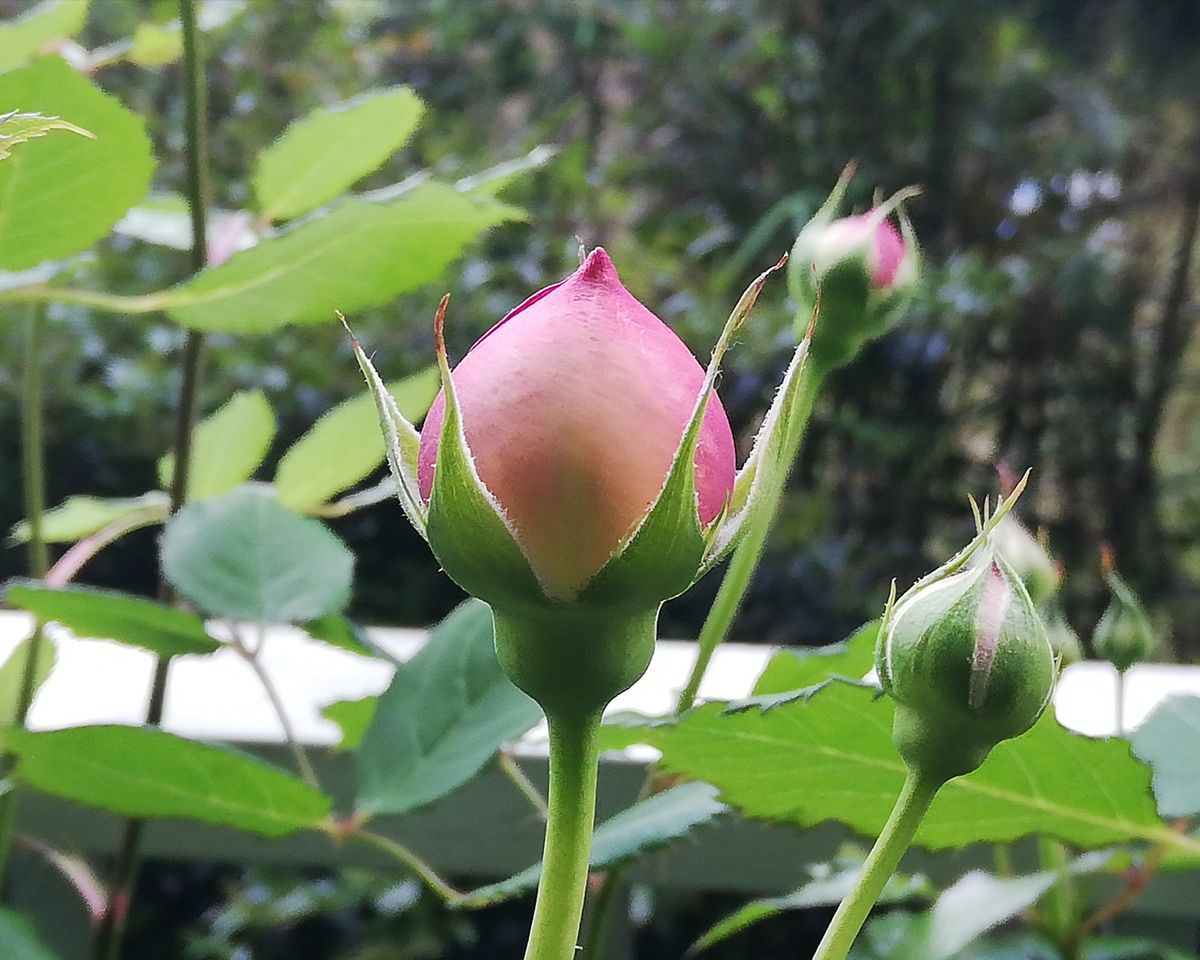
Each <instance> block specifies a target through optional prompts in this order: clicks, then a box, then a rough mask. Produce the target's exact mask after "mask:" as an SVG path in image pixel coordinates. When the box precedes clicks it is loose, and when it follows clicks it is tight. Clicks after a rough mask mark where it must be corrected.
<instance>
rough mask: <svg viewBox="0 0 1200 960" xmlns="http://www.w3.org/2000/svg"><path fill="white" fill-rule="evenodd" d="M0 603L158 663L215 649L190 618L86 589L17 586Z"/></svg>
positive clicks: (199, 624)
mask: <svg viewBox="0 0 1200 960" xmlns="http://www.w3.org/2000/svg"><path fill="white" fill-rule="evenodd" d="M4 598H5V600H7V601H8V603H10V604H12V605H13V606H14V607H19V608H20V609H22V610H28V611H29V612H30V613H32V614H33V615H34V616H36V617H37V618H38V619H40V620H43V621H49V620H54V621H56V622H58V623H61V624H62V625H63V626H64V627H67V628H68V629H70V631H71V632H72V633H74V634H75V635H76V636H78V637H87V638H92V639H97V640H115V641H117V642H118V643H127V644H132V645H133V646H135V647H141V648H143V649H145V650H150V651H151V652H153V653H157V654H159V655H160V656H164V657H173V656H176V655H178V654H184V653H212V652H214V651H216V650H219V649H220V648H221V644H220V643H219V642H217V641H216V640H214V639H213V638H212V637H211V636H209V634H208V631H207V630H205V629H204V621H203V620H201V619H200V618H199V617H197V616H196V615H195V614H192V613H188V612H187V611H185V610H178V609H176V608H175V607H169V606H166V605H165V604H161V603H155V602H154V601H153V600H148V599H146V598H145V597H134V596H130V595H129V594H124V593H115V592H113V591H109V590H97V589H95V588H91V587H64V588H51V587H43V586H40V585H38V584H34V583H29V584H23V583H21V584H14V585H13V586H11V587H9V588H8V590H7V591H5V595H4Z"/></svg>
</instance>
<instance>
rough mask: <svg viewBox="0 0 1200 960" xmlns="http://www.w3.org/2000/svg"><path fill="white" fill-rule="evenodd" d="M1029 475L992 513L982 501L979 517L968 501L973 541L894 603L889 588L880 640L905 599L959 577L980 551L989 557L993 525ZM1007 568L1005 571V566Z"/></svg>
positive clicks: (1016, 497) (1013, 503)
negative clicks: (889, 594)
mask: <svg viewBox="0 0 1200 960" xmlns="http://www.w3.org/2000/svg"><path fill="white" fill-rule="evenodd" d="M1031 472H1032V471H1030V470H1026V471H1025V474H1024V476H1022V477H1021V479H1020V480H1019V481H1018V482H1017V484H1016V486H1014V487H1013V489H1012V492H1011V493H1010V494H1009V495H1008V496H1007V497H1006V498H1005V499H1004V500H1001V501H1000V502H999V503H997V504H996V509H995V510H994V511H989V509H988V504H987V502H986V501H985V502H984V506H983V512H982V513H981V512H980V511H979V508H978V506H977V505H976V503H975V501H974V500H973V499H972V500H971V509H972V510H973V511H974V512H975V526H976V533H975V538H974V539H973V540H972V541H971V542H970V543H968V544H967V545H966V546H965V547H963V548H962V549H961V550H959V551H958V553H956V554H955V555H954V556H952V557H951V558H950V559H949V560H947V561H946V562H945V563H943V564H942V565H941V566H940V567H938V568H937V569H936V570H934V571H933V572H932V573H928V574H926V575H925V576H923V577H922V578H921V579H920V580H918V581H917V582H916V583H914V584H913V585H912V586H911V587H909V588H908V589H907V590H906V591H905V592H904V594H903V596H901V597H900V598H899V599H898V600H897V599H896V587H895V584H894V583H893V584H892V594H891V596H890V597H889V598H888V604H887V608H886V609H885V610H884V613H883V626H882V627H881V628H880V631H879V636H880V637H881V638H885V637H886V636H887V633H888V628H889V627H890V625H891V619H892V616H893V615H894V614H895V611H896V608H897V607H898V606H899V605H900V604H902V603H903V602H904V601H905V600H906V599H908V598H909V597H910V596H912V595H913V594H914V593H916V592H917V591H918V590H923V589H924V588H925V587H928V586H932V585H933V584H935V583H937V582H939V581H941V580H945V579H946V578H947V577H948V576H950V575H951V574H955V573H958V572H959V571H960V570H962V569H963V568H964V567H965V566H966V565H967V564H968V563H970V562H971V561H972V560H973V559H976V557H977V554H978V553H979V551H980V550H984V551H985V552H986V555H987V556H990V555H991V551H990V541H991V536H992V531H993V530H995V529H996V525H997V524H998V523H1000V521H1001V520H1003V519H1004V518H1005V517H1006V516H1007V515H1008V513H1009V512H1010V511H1011V510H1012V508H1013V507H1014V506H1016V503H1017V501H1018V500H1019V499H1020V498H1021V494H1022V493H1024V492H1025V485H1026V484H1027V483H1028V482H1029V474H1030V473H1031ZM1006 568H1008V567H1007V564H1006ZM1008 569H1011V568H1008ZM1014 576H1015V574H1014ZM1016 580H1017V582H1018V584H1020V578H1019V577H1017V578H1016ZM1021 589H1022V590H1024V589H1025V588H1024V586H1023V585H1021Z"/></svg>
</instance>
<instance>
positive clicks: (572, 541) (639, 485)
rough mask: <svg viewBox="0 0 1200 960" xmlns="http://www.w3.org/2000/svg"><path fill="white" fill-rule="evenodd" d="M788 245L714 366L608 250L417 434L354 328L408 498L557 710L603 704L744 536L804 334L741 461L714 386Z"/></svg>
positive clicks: (480, 364)
mask: <svg viewBox="0 0 1200 960" xmlns="http://www.w3.org/2000/svg"><path fill="white" fill-rule="evenodd" d="M786 259H787V258H786V257H784V258H782V259H781V260H780V261H779V262H778V263H777V264H776V265H775V266H774V267H772V268H771V269H769V270H767V271H765V272H764V273H762V274H761V275H760V276H759V277H758V278H757V279H756V280H755V281H754V282H753V283H752V284H751V285H750V286H749V287H748V288H747V290H746V292H745V293H743V294H742V297H741V298H740V299H739V300H738V303H737V305H736V306H735V307H734V309H733V312H732V313H731V314H730V317H729V320H728V321H727V322H726V324H725V327H724V329H723V330H722V332H721V336H720V337H719V338H718V340H717V343H716V345H715V347H714V348H713V352H712V357H711V359H710V361H709V365H708V368H707V369H706V370H705V369H702V368H701V367H700V364H699V363H697V361H696V359H695V357H693V356H692V354H691V352H690V351H689V350H688V349H687V347H685V346H684V344H683V343H682V341H680V339H679V338H678V337H677V336H675V334H674V333H672V332H671V330H670V329H668V327H667V326H666V325H665V324H664V323H663V322H662V321H661V320H659V319H658V318H657V317H656V316H654V314H653V313H651V312H650V311H649V310H648V309H646V307H644V306H642V304H641V303H639V302H638V301H637V300H636V299H634V297H633V296H632V295H631V294H630V293H629V291H628V290H626V289H625V288H624V287H623V286H622V285H621V282H620V280H619V278H618V277H617V272H616V270H615V269H614V268H613V265H612V262H611V261H610V260H609V258H608V255H607V254H606V253H605V252H604V251H603V250H599V249H598V250H595V251H593V252H592V254H591V255H590V256H589V257H587V259H586V262H584V263H583V264H582V265H581V266H580V268H579V269H578V270H577V271H576V272H575V273H573V274H572V275H571V276H569V277H567V279H565V280H563V281H562V282H561V283H558V284H555V285H554V286H551V287H547V288H546V289H545V290H542V291H541V292H539V293H536V294H534V295H533V296H532V297H530V298H529V299H528V300H526V301H525V302H524V303H522V304H521V305H520V306H518V307H517V308H516V309H515V310H513V311H512V312H511V313H509V314H508V315H507V316H506V317H504V318H503V319H502V320H501V321H500V322H499V323H498V324H496V325H495V326H494V327H493V328H492V329H491V330H489V331H488V332H487V333H486V334H484V336H483V337H481V338H480V339H479V341H478V342H477V343H476V344H475V346H474V347H472V348H471V350H470V351H469V352H468V353H467V355H466V356H465V357H464V358H463V360H462V361H461V362H460V363H459V364H458V366H457V367H456V368H455V369H453V370H451V368H450V361H449V358H448V357H447V355H446V349H445V341H444V338H443V327H444V320H445V313H446V305H447V301H448V298H443V300H442V304H441V306H440V307H439V309H438V314H437V317H436V319H435V321H434V330H435V334H436V340H437V356H438V366H439V368H440V371H441V377H442V387H443V389H442V393H441V394H439V396H438V398H437V401H436V402H435V404H434V406H433V407H432V409H431V410H430V413H429V416H428V417H427V418H426V421H425V424H424V428H423V430H422V431H421V432H420V433H418V432H417V430H416V428H415V427H414V426H413V425H412V424H411V423H409V422H408V421H407V420H406V419H405V418H404V417H403V416H402V414H401V413H400V410H399V408H398V407H397V405H396V403H395V400H394V399H393V398H392V397H391V395H390V394H389V393H388V391H387V388H386V386H385V385H384V383H383V380H382V379H381V378H380V377H379V374H378V372H376V370H375V368H374V366H373V365H372V363H371V361H370V359H369V358H368V357H367V355H366V353H365V352H364V351H363V350H362V348H361V346H360V345H359V344H358V342H357V341H353V342H354V349H355V355H356V357H357V358H358V362H359V365H360V366H361V367H362V370H363V373H364V374H365V375H366V377H367V383H368V384H369V386H370V388H371V391H372V393H373V395H374V397H375V401H376V404H377V406H378V409H379V415H380V424H381V426H382V427H383V431H384V435H385V438H386V440H387V451H388V462H389V465H390V466H391V468H392V473H393V476H394V477H395V479H396V486H397V493H398V494H399V499H400V504H401V506H402V507H403V508H404V512H405V514H406V515H407V516H408V518H409V520H410V521H411V522H412V524H413V526H414V527H415V528H416V529H417V531H418V532H419V533H420V534H421V535H422V536H424V537H425V539H426V540H428V541H429V545H430V547H431V548H432V550H433V552H434V555H435V556H436V557H437V559H438V561H439V562H440V563H441V565H442V568H443V569H444V570H445V571H446V573H447V574H448V575H449V576H450V577H451V578H453V579H454V580H455V581H456V582H457V583H458V584H459V586H461V587H462V588H463V589H464V590H466V591H467V592H468V593H470V594H473V595H474V596H476V597H478V598H480V599H481V600H484V601H486V602H487V603H488V604H490V605H491V607H492V613H493V620H494V625H495V633H496V652H497V654H498V656H499V658H500V665H501V667H502V668H503V669H504V671H505V672H506V673H507V674H508V676H509V678H510V679H511V680H512V681H513V682H514V683H516V684H517V686H519V687H520V688H521V689H522V690H524V691H525V692H526V693H528V694H529V695H530V696H532V697H533V698H534V699H535V700H537V701H538V702H539V703H540V704H541V705H542V707H543V708H544V709H545V710H546V713H547V715H548V716H551V717H562V716H566V715H568V714H570V715H579V714H580V713H583V714H588V715H591V714H595V713H596V712H597V711H598V710H599V709H600V708H602V707H603V706H604V705H605V704H606V703H608V701H609V700H611V699H612V697H613V696H615V695H616V694H618V693H620V692H621V691H622V690H624V689H626V688H627V687H629V685H630V684H632V683H633V682H634V681H635V680H637V678H638V677H639V676H641V674H642V673H643V672H644V671H645V669H646V666H647V665H648V664H649V661H650V656H651V654H652V653H653V650H654V639H655V630H656V624H657V619H658V610H659V607H660V606H661V605H662V603H663V601H665V600H668V599H670V598H671V597H674V596H677V595H678V594H680V593H682V592H683V591H684V590H686V589H687V588H688V587H689V586H691V584H692V583H694V582H695V581H696V580H697V579H698V578H699V577H700V576H702V575H703V574H704V573H705V572H706V571H707V570H710V569H712V567H713V566H714V565H715V564H716V563H718V562H719V561H720V559H721V557H723V556H724V555H725V554H726V553H727V552H728V551H729V550H731V549H732V548H733V546H734V545H735V544H736V543H737V542H739V539H740V537H742V536H743V534H744V531H745V530H746V529H748V527H749V524H750V518H752V517H754V516H756V515H758V514H759V513H761V512H762V510H763V506H762V505H763V504H764V503H766V502H767V498H766V496H765V494H764V492H763V491H764V490H766V489H767V487H768V485H769V484H770V483H771V482H773V481H772V477H773V474H772V472H771V469H770V467H771V466H772V465H773V464H774V460H773V458H774V457H776V456H778V450H779V447H780V445H781V443H782V442H783V437H784V436H785V434H786V431H787V429H788V427H789V423H790V421H789V420H788V417H787V414H788V412H789V411H791V410H794V409H795V408H796V406H797V404H799V403H800V402H801V397H802V391H803V390H804V388H805V383H806V380H805V375H804V374H805V370H806V367H805V358H806V356H807V348H808V343H807V342H802V343H801V344H799V345H798V346H797V348H796V354H795V356H794V357H793V358H792V363H791V364H790V365H789V367H788V371H787V373H786V374H785V376H784V381H783V383H782V384H781V386H780V389H779V390H778V391H777V393H776V397H775V400H774V401H773V403H772V406H771V410H769V411H768V415H767V417H766V419H765V420H764V424H763V427H762V429H761V430H760V431H759V435H758V436H757V437H756V438H755V443H754V449H753V450H752V451H751V454H750V457H749V458H748V459H747V461H746V463H745V464H744V465H743V466H742V469H741V471H740V472H739V473H738V474H737V477H736V482H735V464H734V448H733V436H732V433H731V432H730V429H729V422H728V420H727V418H726V416H725V412H724V410H723V409H722V408H721V403H720V400H718V399H717V396H716V393H715V390H714V386H715V383H716V378H717V374H718V372H719V371H720V363H721V359H722V357H723V356H724V354H725V352H726V351H727V350H728V349H729V346H730V344H731V343H732V342H733V338H734V337H735V335H736V334H737V331H738V329H739V328H740V327H741V325H742V324H743V323H744V322H745V320H746V318H747V317H748V316H749V314H750V311H751V309H752V308H753V306H754V302H755V300H756V299H757V297H758V294H759V292H760V291H761V290H762V287H763V284H764V283H765V282H766V280H767V278H768V277H769V276H770V275H771V274H772V273H773V272H774V271H775V270H778V269H780V268H781V267H782V266H783V265H784V263H785V262H786Z"/></svg>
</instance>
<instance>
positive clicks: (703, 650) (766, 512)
mask: <svg viewBox="0 0 1200 960" xmlns="http://www.w3.org/2000/svg"><path fill="white" fill-rule="evenodd" d="M823 379H824V378H823V377H821V376H819V375H817V374H816V373H815V372H814V373H813V374H812V375H810V376H807V377H806V378H805V381H804V384H803V386H802V387H801V394H800V403H799V404H798V406H797V410H796V413H795V416H794V417H793V418H792V420H791V423H790V424H789V429H788V436H787V438H786V439H785V441H784V445H783V450H782V455H781V457H780V460H779V463H781V464H782V465H783V466H782V467H781V468H780V469H779V470H778V474H777V476H776V477H775V478H774V483H773V484H772V486H771V487H770V488H769V489H767V490H765V491H763V498H764V500H765V501H766V503H765V504H763V505H760V506H759V507H758V508H756V509H757V511H758V512H757V513H756V515H755V517H754V519H753V521H752V523H751V524H750V526H749V528H748V529H747V530H746V531H745V533H744V534H743V535H742V540H741V542H740V543H739V544H738V546H737V549H735V550H734V552H733V559H732V560H730V561H729V568H728V569H727V570H726V571H725V577H724V579H723V580H722V581H721V586H720V589H718V590H717V598H716V599H715V600H714V601H713V605H712V607H711V608H710V609H709V611H708V616H707V617H706V618H705V620H704V626H703V627H701V628H700V636H699V638H698V639H697V641H696V645H697V652H696V662H695V664H693V665H692V672H691V675H690V676H689V677H688V681H687V684H686V685H685V686H684V688H683V691H682V692H681V693H680V694H679V701H678V703H677V704H676V706H675V712H676V713H677V714H679V713H683V712H684V711H686V710H689V709H691V707H692V705H693V704H695V702H696V695H697V694H698V693H699V691H700V683H701V681H702V680H703V679H704V674H705V673H706V672H707V670H708V665H709V663H711V662H712V658H713V654H714V653H716V650H717V647H718V646H719V645H720V644H721V642H722V641H723V640H724V639H725V637H726V636H727V635H728V633H729V628H730V626H731V625H732V624H733V618H734V617H735V616H737V612H738V608H739V607H740V606H741V605H742V598H743V597H745V596H746V590H747V588H748V587H749V586H750V578H751V577H753V576H754V570H755V568H756V567H757V566H758V561H759V558H760V557H761V556H762V550H763V546H764V544H765V543H766V542H767V535H768V534H769V533H770V532H771V524H772V522H773V521H774V519H775V513H776V511H778V509H779V503H780V501H781V500H782V499H783V492H784V489H785V488H786V485H787V477H788V473H789V472H790V470H791V466H792V463H793V462H794V461H795V459H796V455H797V453H799V451H800V443H801V441H802V440H803V439H804V430H805V427H807V426H808V419H809V417H810V416H811V415H812V408H813V403H814V402H816V398H817V393H818V392H819V391H820V389H821V383H822V381H823Z"/></svg>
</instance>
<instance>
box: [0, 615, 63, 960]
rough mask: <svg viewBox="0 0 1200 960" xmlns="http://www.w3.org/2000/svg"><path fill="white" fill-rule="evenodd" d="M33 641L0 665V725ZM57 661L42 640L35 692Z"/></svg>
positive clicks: (13, 710) (14, 700)
mask: <svg viewBox="0 0 1200 960" xmlns="http://www.w3.org/2000/svg"><path fill="white" fill-rule="evenodd" d="M33 640H34V638H33V637H26V638H25V639H24V640H22V641H21V642H20V643H18V644H17V645H16V646H15V647H14V648H13V651H12V653H10V654H9V655H8V659H7V660H5V661H4V663H3V664H0V725H4V726H7V725H8V724H10V723H13V722H14V721H15V720H16V716H17V705H18V703H19V702H20V699H21V686H22V684H23V683H24V682H25V670H26V667H27V666H28V659H29V652H30V651H31V650H32V649H33ZM57 659H58V650H57V649H56V648H55V646H54V644H53V643H51V642H50V640H49V639H48V638H43V639H42V643H41V647H40V650H39V652H38V662H37V669H36V672H35V673H34V677H33V687H34V689H35V690H36V689H37V688H38V687H40V686H41V685H42V684H43V683H45V682H46V678H47V677H48V676H50V671H51V670H53V669H54V663H55V661H56V660H57ZM0 956H3V954H0Z"/></svg>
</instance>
